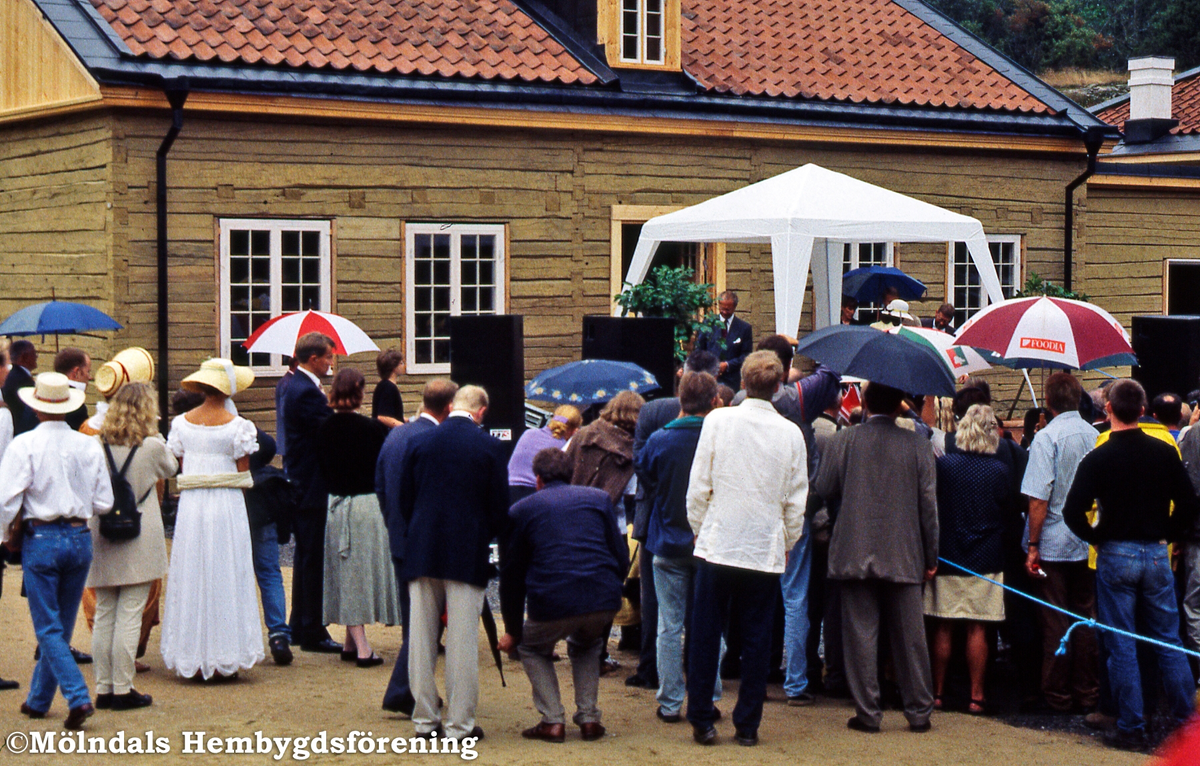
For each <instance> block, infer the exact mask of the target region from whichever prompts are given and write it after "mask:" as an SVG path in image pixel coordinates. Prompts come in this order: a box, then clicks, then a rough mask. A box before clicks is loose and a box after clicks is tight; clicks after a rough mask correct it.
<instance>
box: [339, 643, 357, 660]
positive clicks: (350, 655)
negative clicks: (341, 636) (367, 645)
mask: <svg viewBox="0 0 1200 766" xmlns="http://www.w3.org/2000/svg"><path fill="white" fill-rule="evenodd" d="M343 646H345V644H343ZM357 659H358V650H357V649H351V650H350V651H346V650H345V649H343V650H342V662H354V661H355V660H357Z"/></svg>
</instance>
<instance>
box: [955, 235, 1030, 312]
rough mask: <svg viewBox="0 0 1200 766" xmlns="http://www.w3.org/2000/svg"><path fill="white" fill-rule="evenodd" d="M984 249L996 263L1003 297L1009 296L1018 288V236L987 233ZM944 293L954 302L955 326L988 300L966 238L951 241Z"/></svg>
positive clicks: (1019, 277)
mask: <svg viewBox="0 0 1200 766" xmlns="http://www.w3.org/2000/svg"><path fill="white" fill-rule="evenodd" d="M988 250H990V251H991V253H992V263H994V264H995V265H996V276H998V277H999V278H1000V290H1001V292H1002V293H1003V295H1004V297H1005V298H1006V299H1007V298H1011V297H1013V295H1014V294H1015V293H1016V292H1017V290H1019V289H1021V237H1020V236H1017V235H1013V236H999V237H988ZM946 295H948V296H949V300H950V302H951V303H953V304H954V326H955V327H962V325H963V322H965V321H967V320H968V319H970V318H971V317H972V316H974V315H975V313H976V312H978V311H979V310H980V309H982V308H983V307H984V306H986V305H987V304H988V300H987V293H986V292H985V291H984V289H983V286H982V283H981V282H980V281H979V269H977V268H975V262H974V261H972V260H971V254H970V252H969V251H968V250H967V243H966V242H955V243H953V244H952V245H951V246H950V270H949V284H948V285H946Z"/></svg>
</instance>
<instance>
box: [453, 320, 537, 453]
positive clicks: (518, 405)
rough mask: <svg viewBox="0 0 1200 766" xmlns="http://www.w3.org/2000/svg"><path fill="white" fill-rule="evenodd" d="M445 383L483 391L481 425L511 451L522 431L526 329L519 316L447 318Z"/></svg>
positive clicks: (523, 425)
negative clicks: (485, 399)
mask: <svg viewBox="0 0 1200 766" xmlns="http://www.w3.org/2000/svg"><path fill="white" fill-rule="evenodd" d="M450 379H451V380H453V381H454V382H455V383H457V384H459V385H460V386H465V385H468V384H474V385H476V386H483V387H484V389H485V390H487V392H488V401H489V405H488V410H487V413H486V414H485V415H484V419H483V425H484V427H485V428H487V429H488V430H489V431H490V432H491V433H492V435H493V436H495V437H497V438H499V439H500V440H501V441H503V442H505V443H506V445H507V446H508V448H509V451H510V452H511V451H512V447H513V446H514V445H515V444H516V441H517V439H519V438H520V437H521V432H522V431H523V430H524V429H525V329H524V321H523V318H522V317H520V316H516V315H513V314H500V315H493V316H460V317H451V318H450Z"/></svg>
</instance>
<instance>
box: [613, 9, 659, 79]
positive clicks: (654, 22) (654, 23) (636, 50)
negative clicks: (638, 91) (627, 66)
mask: <svg viewBox="0 0 1200 766" xmlns="http://www.w3.org/2000/svg"><path fill="white" fill-rule="evenodd" d="M663 2H664V0H621V61H622V62H627V63H631V64H662V63H664V62H663Z"/></svg>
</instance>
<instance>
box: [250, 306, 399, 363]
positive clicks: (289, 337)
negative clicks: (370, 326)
mask: <svg viewBox="0 0 1200 766" xmlns="http://www.w3.org/2000/svg"><path fill="white" fill-rule="evenodd" d="M310 332H321V333H325V334H326V335H328V336H329V337H330V338H333V351H334V353H336V354H341V355H342V356H348V355H350V354H357V353H358V352H360V351H378V350H379V346H376V345H375V342H374V341H372V340H371V339H370V338H368V337H367V334H366V333H365V332H363V331H362V330H361V329H360V328H359V326H358V325H356V324H354V323H353V322H351V321H350V320H349V319H346V318H345V317H340V316H338V315H337V314H327V313H325V312H324V311H312V310H311V309H310V310H309V311H297V312H296V313H294V314H282V315H280V316H277V317H275V318H274V319H272V320H271V321H269V322H267V323H266V324H264V325H263V326H262V327H260V328H258V329H257V330H255V331H254V334H253V335H251V336H250V337H249V338H247V339H246V342H245V343H243V344H242V346H244V347H245V349H246V350H247V351H249V352H251V353H255V354H283V355H285V356H291V355H292V353H293V352H295V350H296V340H297V339H298V338H299V337H300V336H301V335H305V334H307V333H310Z"/></svg>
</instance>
